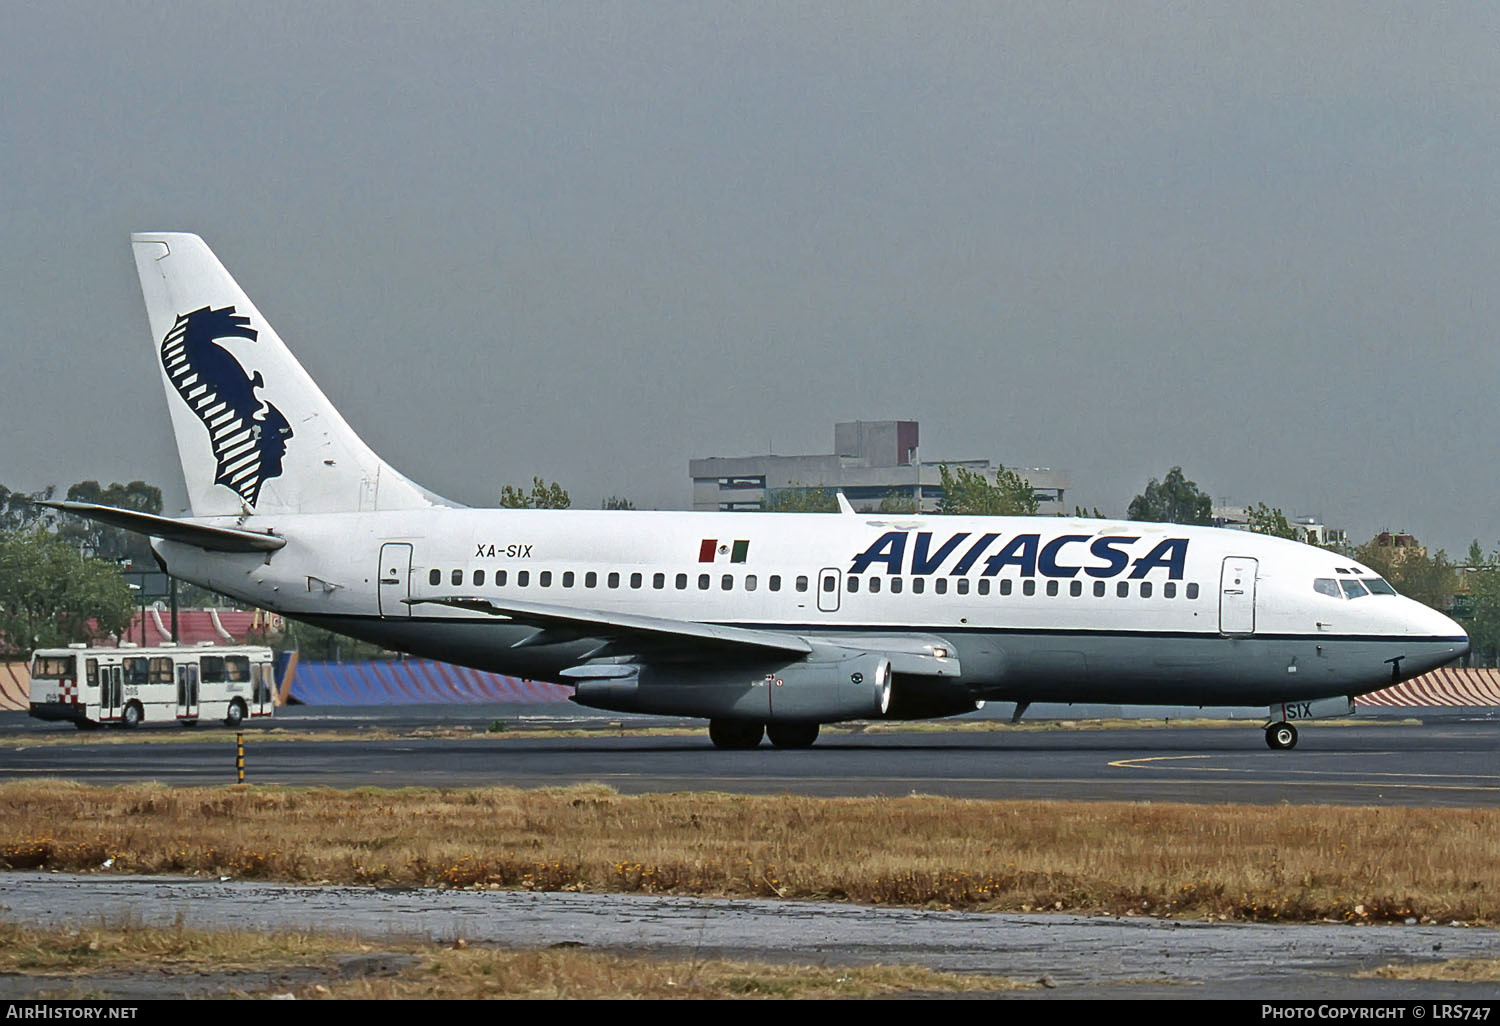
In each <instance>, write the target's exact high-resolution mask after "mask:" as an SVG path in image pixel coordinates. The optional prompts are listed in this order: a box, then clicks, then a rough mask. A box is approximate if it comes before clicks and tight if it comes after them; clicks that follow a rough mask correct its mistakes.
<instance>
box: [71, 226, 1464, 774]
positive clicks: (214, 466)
mask: <svg viewBox="0 0 1500 1026" xmlns="http://www.w3.org/2000/svg"><path fill="white" fill-rule="evenodd" d="M133 241H134V248H135V261H136V266H137V268H138V270H139V272H140V278H141V289H142V291H143V292H144V293H145V299H146V310H147V313H148V315H149V318H150V321H151V337H152V341H153V346H154V351H155V357H156V360H157V363H158V364H159V365H160V367H161V375H162V383H163V384H164V385H165V387H166V393H167V403H168V405H169V406H170V407H171V411H172V425H173V428H174V430H175V432H176V436H177V446H178V451H179V453H180V456H181V459H182V470H183V474H184V475H185V477H186V479H187V490H188V497H189V501H190V503H191V510H192V515H191V516H188V517H184V518H181V519H173V518H168V517H156V516H149V515H145V514H141V513H135V512H131V511H128V510H117V509H110V508H106V507H100V506H93V505H88V504H83V503H75V502H62V503H54V504H53V505H55V506H57V507H59V508H61V509H64V510H67V511H69V512H72V513H78V514H81V515H83V516H87V517H92V518H94V519H96V520H99V521H102V522H104V523H106V524H112V525H114V526H116V527H124V528H127V529H130V530H133V531H138V532H140V533H143V534H146V535H149V536H151V537H152V539H153V548H154V550H155V552H156V554H157V557H158V559H159V560H160V562H161V564H162V566H163V568H164V569H165V570H166V571H167V572H168V573H170V574H172V575H173V576H175V577H179V578H182V579H184V580H188V581H192V582H194V583H196V584H200V585H203V586H204V587H207V588H211V589H213V590H215V591H218V592H222V593H223V594H225V595H229V596H232V597H234V598H236V599H240V600H242V601H244V602H249V603H253V604H255V605H257V606H260V607H262V608H265V609H269V610H274V611H276V612H279V613H282V614H285V615H286V616H290V617H295V618H296V619H299V620H304V621H306V622H308V623H312V624H316V625H319V626H322V627H328V628H331V629H333V630H336V631H340V632H342V633H344V634H350V635H354V636H356V637H359V638H364V639H367V640H369V641H373V642H378V643H380V644H382V645H386V646H389V647H391V648H396V649H401V650H404V651H407V652H411V653H415V654H418V655H423V656H428V657H432V658H437V659H444V660H448V661H451V662H456V663H460V664H463V665H465V666H472V667H476V668H478V669H483V670H493V671H498V672H501V673H508V674H514V675H518V676H524V677H529V678H533V679H537V680H547V681H556V682H559V683H563V684H567V685H571V686H572V687H573V688H574V695H573V701H575V702H577V703H579V704H580V705H585V706H592V707H594V708H599V709H610V710H618V711H629V712H645V713H656V714H668V715H678V716H692V717H702V718H705V719H707V720H708V721H709V736H710V738H711V739H712V740H713V742H714V744H716V745H719V746H721V747H729V748H742V747H751V746H754V745H757V744H759V743H760V740H761V738H762V736H763V735H765V734H769V736H770V739H771V741H772V743H774V744H776V745H779V746H784V747H800V746H805V745H810V744H812V743H813V741H814V740H815V739H816V738H817V734H818V727H819V725H820V724H823V723H832V722H837V721H840V720H852V719H883V718H921V717H936V716H949V715H954V714H957V713H962V712H966V711H970V710H973V709H974V708H976V707H977V706H978V705H980V704H982V703H983V702H984V701H987V700H1000V701H1007V702H1016V703H1020V704H1019V705H1018V711H1019V709H1021V708H1024V705H1025V703H1030V702H1108V703H1130V704H1166V705H1202V706H1214V705H1220V706H1222V705H1237V706H1243V705H1261V704H1264V705H1266V706H1267V707H1268V708H1269V710H1270V714H1269V716H1268V721H1269V726H1268V727H1267V729H1266V741H1267V743H1268V744H1269V745H1270V746H1271V747H1273V748H1290V747H1292V746H1293V745H1294V744H1296V740H1297V732H1296V729H1295V727H1294V726H1293V721H1295V720H1298V719H1304V718H1308V717H1315V716H1321V715H1335V714H1339V715H1341V714H1346V713H1348V712H1349V711H1350V709H1351V700H1352V697H1353V696H1356V695H1359V694H1363V693H1365V692H1368V691H1373V690H1376V689H1379V688H1383V687H1386V686H1387V685H1389V684H1392V683H1394V682H1397V681H1403V680H1406V679H1407V678H1409V677H1415V676H1417V675H1418V674H1421V673H1425V672H1426V671H1428V670H1431V669H1433V668H1434V667H1438V666H1441V665H1443V664H1444V663H1447V662H1449V661H1451V660H1453V659H1455V658H1457V657H1458V656H1460V655H1462V654H1463V653H1464V652H1465V651H1467V649H1468V638H1467V637H1466V636H1465V634H1464V632H1463V629H1462V628H1461V627H1459V625H1458V624H1456V623H1454V622H1453V621H1452V620H1450V619H1448V618H1447V617H1446V616H1443V615H1442V614H1440V613H1437V612H1434V611H1433V610H1431V609H1429V608H1427V607H1426V606H1423V605H1421V604H1419V603H1417V602H1414V601H1412V600H1410V599H1406V598H1403V597H1401V596H1400V595H1398V594H1396V593H1395V591H1394V590H1393V589H1392V588H1391V587H1390V585H1388V584H1387V583H1386V582H1385V581H1384V580H1382V579H1381V578H1380V577H1379V576H1378V575H1377V574H1375V573H1372V572H1371V571H1370V570H1369V569H1368V568H1366V567H1363V566H1360V565H1359V564H1358V563H1357V562H1355V561H1354V560H1352V559H1350V558H1349V557H1348V556H1341V555H1337V554H1335V553H1332V552H1328V551H1325V550H1323V549H1318V548H1314V547H1311V546H1307V545H1300V544H1297V543H1295V542H1289V541H1283V540H1281V539H1278V538H1269V537H1264V536H1261V535H1255V534H1247V533H1244V532H1240V531H1227V530H1218V529H1215V528H1204V527H1183V526H1179V525H1175V524H1147V523H1136V522H1128V521H1113V520H1076V519H1067V518H1053V517H1045V518H1043V517H957V516H927V515H920V514H916V515H884V514H881V515H876V514H859V513H855V512H853V510H852V509H851V508H850V507H849V506H848V504H847V503H843V504H842V505H843V512H842V513H840V514H836V515H829V514H771V513H763V514H759V515H747V514H744V513H671V512H622V511H597V512H595V511H586V510H518V509H469V508H465V507H463V506H461V505H459V504H458V503H454V502H449V501H448V500H446V499H443V498H441V497H439V496H437V495H434V494H433V493H432V492H429V491H427V490H426V489H424V488H422V487H420V486H419V485H417V484H414V483H413V482H412V481H410V480H408V479H407V478H405V477H403V476H402V475H401V474H399V473H397V472H396V471H395V470H394V469H392V468H391V467H390V466H389V465H388V464H387V463H385V462H384V461H382V460H381V459H380V457H379V456H377V455H376V454H375V453H374V452H372V451H371V450H370V449H369V447H368V446H366V445H365V444H364V442H362V441H361V440H360V438H359V436H358V435H357V434H355V433H354V431H353V429H351V428H350V426H349V425H348V424H347V423H345V421H344V418H343V417H342V416H340V415H339V413H338V411H337V410H335V409H334V408H333V406H332V405H331V404H330V403H329V401H328V399H327V398H326V397H325V396H324V395H323V393H322V391H320V390H319V388H318V386H317V385H316V384H315V383H314V382H313V380H312V379H311V378H310V377H309V376H308V374H307V372H306V371H304V370H303V368H302V366H301V364H299V363H298V362H297V360H296V359H295V358H294V357H293V356H292V354H291V352H290V351H289V350H288V349H287V348H286V346H285V345H284V344H283V343H282V341H281V339H280V337H279V336H278V335H277V334H276V332H275V330H274V329H272V327H271V326H270V324H269V323H267V322H266V319H265V318H264V317H262V316H261V313H260V311H259V310H257V309H256V307H255V305H254V304H253V303H251V302H250V300H249V298H248V297H247V296H246V295H245V293H244V292H242V291H241V290H240V288H239V286H238V285H236V284H235V282H234V279H233V278H231V277H230V276H229V274H228V272H227V271H225V270H224V268H223V266H222V265H221V264H220V263H219V261H218V260H217V259H216V258H215V257H214V255H213V253H212V252H210V250H209V248H208V246H207V245H205V244H204V242H203V240H202V239H200V238H198V237H197V236H195V235H179V234H155V233H152V234H143V235H136V236H134V239H133Z"/></svg>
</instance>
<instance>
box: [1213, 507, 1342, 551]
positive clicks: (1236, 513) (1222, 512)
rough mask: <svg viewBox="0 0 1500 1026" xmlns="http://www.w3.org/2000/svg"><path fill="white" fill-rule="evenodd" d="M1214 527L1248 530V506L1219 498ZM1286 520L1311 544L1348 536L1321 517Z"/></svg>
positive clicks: (1330, 542) (1335, 541)
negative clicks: (1237, 504)
mask: <svg viewBox="0 0 1500 1026" xmlns="http://www.w3.org/2000/svg"><path fill="white" fill-rule="evenodd" d="M1212 516H1213V521H1214V526H1215V527H1227V528H1229V529H1230V530H1231V531H1248V530H1250V507H1248V506H1234V505H1230V504H1229V502H1228V500H1225V499H1220V500H1219V501H1218V502H1217V503H1216V504H1215V505H1214V507H1213V512H1212ZM1286 522H1287V523H1288V524H1290V525H1291V526H1292V527H1295V528H1296V529H1297V530H1298V531H1300V532H1302V540H1303V541H1307V542H1309V543H1311V544H1313V545H1343V544H1345V543H1347V542H1348V540H1349V539H1348V536H1347V534H1346V532H1345V531H1344V529H1343V528H1342V527H1329V526H1328V525H1327V524H1325V523H1323V519H1322V518H1321V517H1312V516H1288V517H1287V518H1286Z"/></svg>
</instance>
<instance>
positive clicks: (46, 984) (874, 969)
mask: <svg viewBox="0 0 1500 1026" xmlns="http://www.w3.org/2000/svg"><path fill="white" fill-rule="evenodd" d="M372 956H373V957H372ZM360 965H365V966H367V967H368V968H367V969H360V968H358V967H359V966H360ZM351 970H352V971H351ZM245 972H254V973H255V974H256V976H257V977H262V976H264V975H271V976H276V975H278V974H279V975H283V976H286V977H290V978H292V979H293V980H294V981H295V982H293V983H292V984H291V986H290V987H289V988H288V986H287V985H286V984H285V983H276V984H273V985H271V991H272V992H290V993H292V994H294V995H296V996H297V997H299V998H364V999H411V998H444V999H450V998H460V999H473V998H582V999H598V998H615V999H619V998H668V997H674V998H703V999H718V998H746V997H751V998H756V997H758V998H825V997H826V998H867V997H889V996H897V995H902V994H913V993H950V994H954V993H972V992H978V991H994V990H1013V989H1017V988H1018V987H1021V986H1023V985H1022V984H1018V983H1016V982H1014V981H1011V980H1006V979H1003V978H1000V977H992V976H962V975H955V974H951V973H939V972H933V971H931V970H928V969H921V968H911V967H888V966H864V967H853V968H828V967H815V966H799V965H773V964H767V963H754V962H727V961H718V960H699V961H684V960H680V959H678V960H670V959H662V960H658V959H647V958H635V957H624V956H620V955H616V954H611V953H606V952H593V951H586V950H579V949H576V948H553V949H547V950H542V951H509V950H502V949H496V948H491V947H485V946H469V945H464V944H462V943H458V944H449V945H438V944H431V943H421V942H389V943H382V944H380V945H378V946H372V945H370V944H368V943H363V942H361V941H359V940H357V939H354V938H341V937H331V936H320V935H316V934H302V933H256V932H250V931H204V930H189V929H184V928H181V927H173V928H168V929H157V928H143V927H98V928H90V929H84V930H48V929H32V928H24V927H18V926H12V925H7V924H3V923H0V973H7V974H10V973H15V974H20V975H23V976H25V977H27V978H29V980H30V981H31V982H32V983H33V984H34V985H39V986H40V988H41V989H42V990H43V991H45V992H47V993H51V994H77V993H80V992H81V993H90V992H94V993H97V992H98V991H100V990H107V989H109V988H110V987H112V986H117V985H118V981H120V980H121V979H122V978H125V979H129V978H130V977H141V978H144V979H145V980H146V981H147V982H148V983H149V985H150V986H152V987H154V988H159V989H160V991H161V992H163V993H173V992H179V993H180V992H181V991H182V990H183V989H184V987H183V984H184V983H186V982H188V981H191V982H192V983H193V984H194V990H195V992H197V993H202V994H205V995H213V996H220V995H226V994H231V995H232V994H236V993H239V994H245V995H246V996H254V992H252V991H247V990H246V989H245V977H244V976H243V975H241V974H242V973H245ZM96 981H97V982H96ZM263 985H264V984H263Z"/></svg>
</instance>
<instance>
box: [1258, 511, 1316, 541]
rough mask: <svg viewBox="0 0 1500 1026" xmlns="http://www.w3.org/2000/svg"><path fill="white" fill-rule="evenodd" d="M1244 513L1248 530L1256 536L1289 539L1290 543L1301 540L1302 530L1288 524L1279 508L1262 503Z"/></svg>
mask: <svg viewBox="0 0 1500 1026" xmlns="http://www.w3.org/2000/svg"><path fill="white" fill-rule="evenodd" d="M1245 512H1246V514H1247V515H1248V518H1249V521H1250V530H1252V531H1254V532H1255V533H1256V534H1269V535H1270V536H1271V537H1273V538H1289V539H1291V540H1292V541H1302V540H1303V532H1302V529H1301V528H1298V527H1293V526H1292V525H1291V524H1289V523H1288V522H1287V519H1286V515H1285V514H1283V513H1282V512H1281V509H1280V507H1275V508H1273V507H1271V506H1267V505H1266V504H1265V503H1264V502H1258V503H1256V504H1255V505H1254V506H1251V507H1250V508H1249V509H1248V510H1246V511H1245Z"/></svg>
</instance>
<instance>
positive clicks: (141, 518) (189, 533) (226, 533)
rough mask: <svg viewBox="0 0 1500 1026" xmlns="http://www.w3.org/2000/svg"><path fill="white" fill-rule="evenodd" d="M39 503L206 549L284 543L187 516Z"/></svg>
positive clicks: (260, 548) (268, 548) (263, 548)
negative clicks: (188, 518) (201, 521)
mask: <svg viewBox="0 0 1500 1026" xmlns="http://www.w3.org/2000/svg"><path fill="white" fill-rule="evenodd" d="M38 505H41V506H50V507H52V508H53V509H60V510H62V511H63V512H64V513H73V514H76V515H77V516H80V517H87V518H88V519H89V520H97V521H98V522H99V523H101V524H107V525H109V526H110V527H119V528H123V529H124V530H126V531H133V532H135V533H136V534H144V535H147V536H149V537H152V538H161V539H163V540H165V541H172V542H181V543H182V544H184V545H196V546H197V547H198V548H200V549H207V550H209V551H210V552H275V551H276V550H277V549H279V548H281V547H282V546H283V545H285V544H286V539H285V538H279V537H277V536H276V535H274V534H268V533H266V532H263V531H242V530H240V529H238V528H234V527H209V526H208V525H206V524H195V523H193V522H191V521H188V520H173V519H172V518H171V517H159V516H156V515H155V514H152V513H141V512H138V511H136V510H133V509H117V508H115V507H114V506H96V505H94V504H93V503H92V502H41V503H38Z"/></svg>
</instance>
